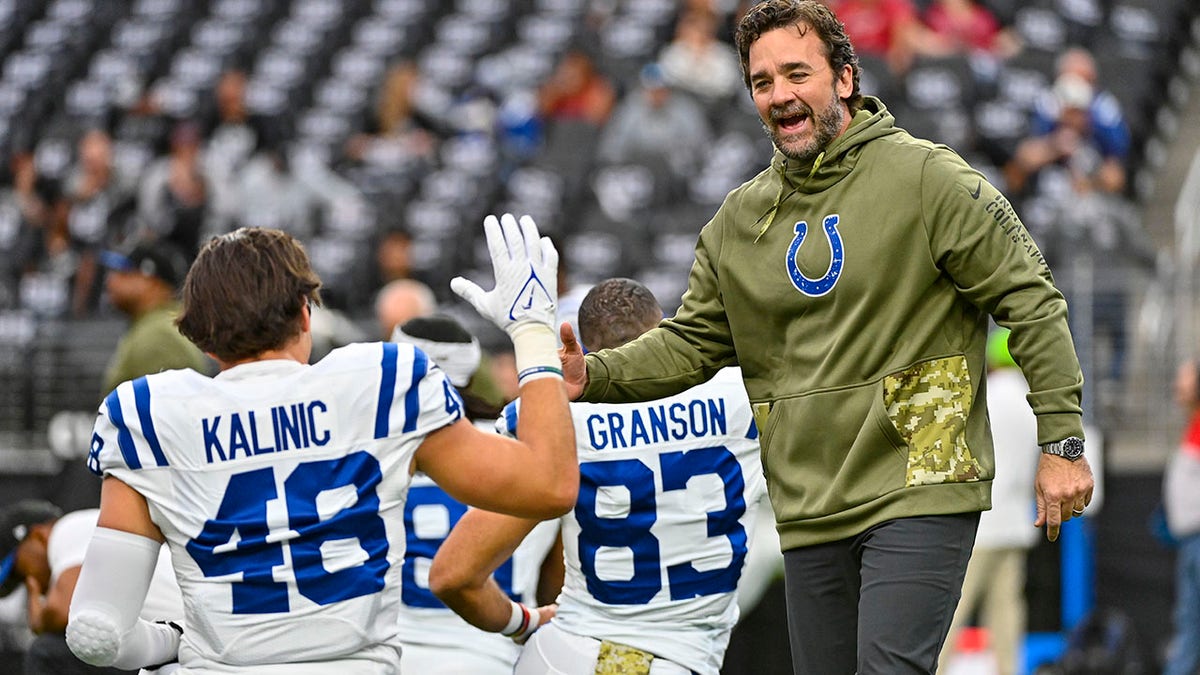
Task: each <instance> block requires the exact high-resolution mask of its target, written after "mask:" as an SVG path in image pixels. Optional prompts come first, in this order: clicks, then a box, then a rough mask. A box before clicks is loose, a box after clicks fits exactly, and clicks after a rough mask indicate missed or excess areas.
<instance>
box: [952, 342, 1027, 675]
mask: <svg viewBox="0 0 1200 675" xmlns="http://www.w3.org/2000/svg"><path fill="white" fill-rule="evenodd" d="M1008 335H1009V330H1008V329H1007V328H999V329H996V330H993V331H992V332H991V333H990V334H989V335H988V341H987V366H988V374H987V408H988V419H989V420H990V421H991V427H992V441H993V443H994V444H995V446H996V477H995V479H993V481H992V509H991V510H990V511H984V512H983V513H981V514H979V529H978V530H977V531H976V534H975V548H974V550H973V551H972V553H971V561H970V562H969V563H968V564H967V575H966V577H965V578H964V580H963V588H962V597H961V598H960V599H959V601H958V608H957V609H956V610H955V611H954V618H953V619H952V620H951V622H950V634H949V636H948V637H947V638H946V643H945V645H944V646H943V647H942V656H941V659H940V664H939V666H938V672H948V671H946V670H945V667H946V665H947V664H948V663H949V662H950V659H951V655H952V654H953V651H954V645H955V643H956V641H957V640H956V638H957V635H958V632H959V630H960V629H961V628H962V627H963V626H965V625H967V621H968V620H969V619H970V618H971V617H972V616H973V615H974V614H975V613H976V611H978V612H979V616H980V619H981V622H980V625H982V626H983V627H984V628H986V629H987V632H988V637H989V643H990V644H991V646H992V650H993V652H994V653H995V655H996V665H997V670H996V675H1017V673H1019V672H1022V671H1021V669H1020V668H1018V667H1017V664H1018V656H1019V655H1020V647H1021V641H1022V639H1023V637H1024V635H1025V623H1026V607H1025V559H1026V556H1027V555H1028V553H1029V549H1031V548H1032V547H1033V545H1034V544H1035V543H1036V542H1037V534H1038V533H1037V530H1034V529H1033V528H1031V527H1029V518H1030V515H1031V514H1032V513H1034V509H1035V507H1036V503H1035V497H1034V493H1033V478H1034V475H1035V474H1036V473H1037V464H1038V457H1040V456H1041V453H1040V452H1039V451H1038V442H1037V418H1036V417H1035V416H1034V414H1033V411H1032V410H1031V409H1030V408H1029V403H1028V402H1027V401H1026V400H1025V395H1026V394H1028V393H1029V385H1028V384H1026V382H1025V378H1024V376H1022V375H1021V369H1020V368H1019V367H1018V366H1017V363H1016V361H1014V360H1013V358H1012V354H1010V353H1009V351H1008Z"/></svg>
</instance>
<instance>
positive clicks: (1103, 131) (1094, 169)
mask: <svg viewBox="0 0 1200 675" xmlns="http://www.w3.org/2000/svg"><path fill="white" fill-rule="evenodd" d="M1059 73H1060V74H1059V75H1058V77H1057V79H1056V80H1055V82H1054V85H1053V88H1052V89H1051V90H1050V92H1048V94H1047V95H1045V96H1043V97H1042V98H1041V100H1040V101H1039V103H1038V106H1037V111H1036V112H1035V113H1034V119H1033V125H1032V134H1031V135H1030V136H1029V137H1028V138H1025V139H1023V140H1022V141H1020V142H1019V143H1018V144H1017V148H1016V151H1015V152H1014V154H1013V157H1012V159H1011V160H1010V161H1009V162H1008V163H1007V164H1006V165H1005V167H1004V174H1005V178H1006V179H1007V182H1008V188H1009V191H1010V193H1012V194H1013V195H1014V196H1017V197H1020V198H1023V199H1024V201H1025V209H1024V210H1025V212H1026V214H1027V223H1028V225H1029V228H1030V231H1031V232H1032V233H1033V235H1034V237H1035V239H1037V240H1038V243H1039V245H1041V246H1042V250H1043V252H1044V253H1045V254H1046V257H1047V260H1048V261H1049V262H1050V265H1051V268H1052V269H1054V270H1055V274H1056V276H1057V277H1058V279H1059V280H1060V283H1061V287H1062V290H1063V292H1064V294H1066V295H1067V296H1068V300H1071V299H1072V297H1077V298H1079V299H1080V301H1082V302H1089V304H1090V307H1091V317H1092V325H1090V326H1079V325H1074V326H1073V327H1074V329H1075V330H1076V331H1077V332H1078V331H1080V330H1082V331H1086V333H1085V334H1087V335H1091V334H1092V333H1097V334H1099V335H1100V336H1101V337H1104V338H1107V339H1108V341H1109V343H1110V353H1111V358H1110V360H1109V362H1108V364H1107V365H1108V367H1107V368H1106V369H1104V371H1102V372H1098V373H1086V374H1085V375H1087V376H1097V377H1096V379H1095V380H1093V382H1094V383H1097V384H1100V385H1102V386H1101V389H1100V394H1101V398H1102V401H1101V402H1102V403H1111V402H1112V401H1111V400H1110V399H1111V395H1113V394H1115V391H1114V390H1113V389H1112V386H1113V385H1115V384H1116V383H1117V382H1118V381H1119V380H1120V379H1121V377H1122V372H1123V364H1124V353H1125V345H1126V328H1125V317H1126V307H1127V305H1128V301H1127V296H1128V294H1129V291H1130V289H1131V286H1133V285H1134V283H1133V282H1134V281H1135V280H1136V279H1137V275H1138V274H1141V273H1143V272H1144V271H1146V270H1152V269H1154V266H1155V263H1156V251H1155V250H1154V247H1153V246H1152V245H1151V243H1150V239H1149V237H1147V236H1146V235H1145V233H1144V232H1143V231H1142V228H1141V223H1140V222H1139V220H1138V216H1137V212H1136V209H1135V208H1134V207H1133V205H1132V203H1131V202H1130V201H1129V200H1128V199H1127V198H1126V197H1125V195H1124V190H1125V185H1126V166H1125V162H1126V158H1127V154H1128V151H1129V141H1130V139H1129V131H1128V128H1127V127H1126V126H1125V124H1124V121H1123V119H1122V117H1121V113H1120V108H1119V106H1118V104H1117V101H1116V99H1115V98H1114V97H1113V96H1112V95H1111V94H1109V93H1107V92H1104V91H1097V89H1096V87H1095V84H1094V82H1095V69H1094V62H1093V61H1092V59H1091V56H1090V54H1088V53H1087V52H1086V51H1084V50H1081V49H1072V50H1070V51H1069V52H1067V53H1066V54H1064V55H1063V57H1062V58H1060V59H1059ZM1049 114H1053V117H1052V118H1051V117H1047V115H1049ZM1099 265H1103V267H1104V270H1103V273H1098V272H1096V270H1097V269H1098V266H1099ZM1077 317H1078V312H1074V313H1072V315H1071V318H1072V321H1077V320H1078V318H1077ZM1087 362H1088V359H1085V364H1086V363H1087ZM1105 380H1107V382H1106V381H1105Z"/></svg>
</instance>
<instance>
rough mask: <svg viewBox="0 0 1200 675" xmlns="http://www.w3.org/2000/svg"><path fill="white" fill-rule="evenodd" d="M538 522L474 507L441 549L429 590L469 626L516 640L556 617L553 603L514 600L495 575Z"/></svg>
mask: <svg viewBox="0 0 1200 675" xmlns="http://www.w3.org/2000/svg"><path fill="white" fill-rule="evenodd" d="M537 524H538V521H536V520H527V519H522V518H513V517H511V516H504V515H500V514H498V513H491V512H489V511H482V510H479V509H471V510H470V511H468V512H467V513H466V515H464V516H463V517H462V518H461V519H460V520H459V521H458V523H457V524H456V525H455V526H454V529H453V530H451V532H450V536H449V537H447V538H446V541H444V542H443V543H442V545H441V547H439V548H438V552H437V555H436V556H434V558H433V566H432V567H431V568H430V570H429V588H430V590H432V591H433V594H434V595H436V596H437V597H438V598H439V599H440V600H441V601H442V602H444V603H446V606H447V607H449V608H450V609H452V610H454V611H455V612H457V613H458V614H459V616H461V617H462V618H464V619H466V620H467V622H468V623H470V624H471V625H473V626H475V627H477V628H480V629H482V630H486V631H490V632H493V633H503V634H505V635H507V636H509V637H511V638H513V639H514V640H516V641H518V642H524V640H525V639H526V638H527V637H529V635H530V634H532V633H533V631H534V630H536V629H537V627H538V626H540V625H542V624H544V623H546V622H547V621H549V620H550V619H551V618H553V617H554V609H555V606H554V605H545V606H542V607H539V608H537V609H531V608H529V607H525V606H524V605H522V604H521V603H518V602H513V601H512V600H510V599H509V598H508V596H507V595H505V594H504V591H502V590H500V587H499V586H498V585H497V584H496V582H495V580H493V579H492V576H491V575H492V573H493V572H495V571H496V568H498V567H500V565H501V564H503V563H504V561H505V560H507V559H508V558H509V557H511V556H512V554H513V551H515V550H516V548H517V546H519V545H520V543H521V540H523V539H524V538H525V535H527V534H529V532H530V530H532V529H533V528H534V527H535V526H536V525H537Z"/></svg>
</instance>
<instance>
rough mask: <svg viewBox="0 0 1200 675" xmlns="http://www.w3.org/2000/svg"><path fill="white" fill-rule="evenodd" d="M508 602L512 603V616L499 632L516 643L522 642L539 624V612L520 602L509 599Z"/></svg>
mask: <svg viewBox="0 0 1200 675" xmlns="http://www.w3.org/2000/svg"><path fill="white" fill-rule="evenodd" d="M509 602H511V603H512V616H511V617H510V618H509V619H508V623H507V624H506V625H505V626H504V628H503V629H502V630H501V631H500V633H501V634H502V635H504V637H506V638H510V639H512V640H513V641H514V642H516V643H518V644H523V643H524V642H525V640H527V639H528V638H529V636H530V635H532V634H533V631H535V630H537V628H538V626H539V625H541V614H540V613H539V612H538V611H537V610H536V609H529V608H528V607H526V606H525V605H523V604H522V603H519V602H514V601H511V600H510V601H509Z"/></svg>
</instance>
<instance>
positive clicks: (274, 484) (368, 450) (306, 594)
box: [88, 343, 463, 675]
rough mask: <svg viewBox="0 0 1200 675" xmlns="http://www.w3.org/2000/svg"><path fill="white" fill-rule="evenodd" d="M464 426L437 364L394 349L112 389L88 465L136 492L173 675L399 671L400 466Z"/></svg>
mask: <svg viewBox="0 0 1200 675" xmlns="http://www.w3.org/2000/svg"><path fill="white" fill-rule="evenodd" d="M462 415H463V412H462V400H461V398H459V395H458V393H457V392H456V390H455V389H454V387H453V386H451V385H450V382H449V380H448V379H446V377H445V376H444V374H443V373H442V371H441V370H440V369H438V368H437V366H436V365H434V364H432V363H431V362H430V361H429V359H428V358H427V357H426V355H425V354H424V353H423V352H421V351H420V350H418V349H415V348H414V347H412V346H411V345H401V344H395V343H368V344H353V345H349V346H346V347H342V348H340V349H336V350H334V351H333V352H331V353H330V354H329V355H327V356H326V357H325V358H324V359H322V360H321V361H320V362H319V363H317V364H315V365H311V366H309V365H303V364H300V363H297V362H295V361H290V360H270V361H256V362H252V363H247V364H244V365H240V366H236V367H234V368H231V369H229V370H226V371H224V372H222V373H220V374H219V375H217V376H216V377H214V378H209V377H206V376H203V375H200V374H198V373H195V372H193V371H190V370H174V371H167V372H163V373H159V374H155V375H148V376H146V377H142V378H138V379H136V380H133V381H130V382H126V383H124V384H121V385H120V386H119V387H117V389H116V390H114V391H113V392H112V393H111V394H110V395H109V396H108V397H107V398H106V399H105V400H104V402H103V403H102V404H101V406H100V416H99V420H98V421H97V422H96V428H95V434H94V435H93V437H92V448H91V452H90V454H89V457H88V464H89V467H90V468H91V469H92V470H93V471H94V472H96V473H98V474H106V475H111V476H115V477H117V478H119V479H120V480H122V481H124V482H125V483H127V484H128V485H130V486H131V487H133V488H134V489H135V490H137V491H138V492H139V493H141V494H142V495H143V496H144V497H145V498H146V501H147V503H148V504H149V507H150V516H151V518H152V519H153V520H154V522H155V523H156V524H157V525H158V527H159V528H160V529H161V530H162V533H163V535H164V536H165V537H166V539H167V543H168V545H169V546H170V548H171V557H172V561H173V563H174V566H175V573H176V577H177V578H178V580H179V585H180V588H181V589H182V591H183V596H184V604H185V610H186V613H185V617H184V620H185V623H186V630H185V632H184V635H183V641H182V644H181V645H180V649H179V656H180V663H181V665H182V667H183V672H187V673H209V672H212V673H217V672H220V673H231V672H254V673H289V674H291V673H312V672H323V673H327V672H330V666H331V665H332V664H336V666H337V672H338V673H340V674H344V675H350V674H351V673H354V674H359V673H361V674H364V675H366V674H374V673H380V674H382V673H394V672H396V670H397V668H398V663H399V658H400V655H399V641H398V639H397V618H398V617H397V614H398V610H399V605H400V575H401V564H402V562H403V560H404V500H405V496H406V493H407V491H408V485H409V481H410V479H411V475H410V473H409V467H410V464H411V462H412V458H413V453H414V452H415V451H416V449H417V447H418V446H419V445H420V444H421V442H422V440H424V438H425V436H426V435H428V434H429V433H430V432H432V431H435V430H437V429H439V428H441V427H444V426H446V425H448V424H450V423H452V422H454V421H456V420H458V419H460V418H461V417H462ZM281 664H282V665H281Z"/></svg>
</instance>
